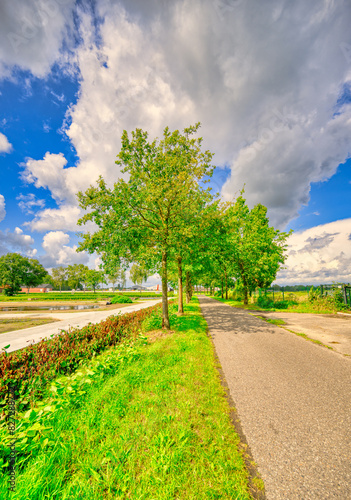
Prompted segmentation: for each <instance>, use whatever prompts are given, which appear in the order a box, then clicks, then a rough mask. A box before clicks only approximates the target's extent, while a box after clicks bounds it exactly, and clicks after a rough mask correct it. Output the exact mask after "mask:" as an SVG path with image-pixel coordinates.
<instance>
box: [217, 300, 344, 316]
mask: <svg viewBox="0 0 351 500" xmlns="http://www.w3.org/2000/svg"><path fill="white" fill-rule="evenodd" d="M210 298H211V299H215V300H218V301H220V302H224V303H225V304H228V305H229V306H231V307H237V308H239V309H247V310H249V311H266V312H267V311H269V312H288V313H289V312H290V313H301V314H336V313H337V312H338V311H343V312H344V311H345V309H344V308H342V309H340V308H339V309H338V308H336V307H328V306H326V305H325V304H319V303H315V304H311V303H309V302H307V301H306V302H298V303H295V304H289V306H288V307H287V308H286V309H285V308H284V309H281V308H279V309H278V308H269V309H264V308H262V307H260V306H258V305H257V304H254V303H250V304H248V305H245V304H244V303H243V302H240V301H238V300H232V299H228V300H226V299H222V298H220V297H214V296H210Z"/></svg>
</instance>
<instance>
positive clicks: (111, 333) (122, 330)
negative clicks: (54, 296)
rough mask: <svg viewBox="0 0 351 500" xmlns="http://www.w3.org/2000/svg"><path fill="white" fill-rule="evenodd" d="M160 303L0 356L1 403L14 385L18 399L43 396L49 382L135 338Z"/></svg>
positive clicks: (63, 333)
mask: <svg viewBox="0 0 351 500" xmlns="http://www.w3.org/2000/svg"><path fill="white" fill-rule="evenodd" d="M160 307H161V304H156V305H154V306H151V307H148V308H146V309H141V310H139V311H136V312H131V313H127V314H123V315H118V316H110V317H108V318H107V319H106V320H104V321H101V322H100V323H97V324H92V323H89V325H87V326H85V327H83V328H80V329H78V328H74V329H71V330H69V331H62V333H61V334H60V335H56V336H54V337H52V338H51V339H48V340H41V341H40V342H38V343H37V344H32V345H29V346H28V347H26V348H25V349H22V350H19V351H14V352H11V353H7V352H2V353H1V354H0V401H1V406H3V405H4V404H5V400H6V399H7V398H6V396H7V391H8V385H9V384H11V385H14V387H15V391H16V393H17V396H20V395H23V394H27V393H29V394H31V395H33V396H37V397H40V396H41V395H42V394H43V393H44V391H45V388H46V386H47V382H49V381H50V380H52V379H54V378H56V377H57V376H58V375H60V374H62V375H65V374H70V373H72V372H73V371H74V370H75V369H77V368H78V366H79V365H80V364H82V363H84V361H85V360H87V359H90V358H92V357H93V356H95V355H96V354H98V353H100V352H102V351H103V350H105V349H106V348H108V347H110V346H113V345H116V344H118V343H119V342H120V340H121V339H122V338H125V337H127V336H134V335H136V334H137V333H138V331H140V329H141V325H142V323H143V321H144V320H145V319H146V318H147V317H148V316H150V315H151V314H152V313H153V311H154V310H156V309H158V308H160Z"/></svg>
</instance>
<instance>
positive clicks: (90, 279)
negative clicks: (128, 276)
mask: <svg viewBox="0 0 351 500" xmlns="http://www.w3.org/2000/svg"><path fill="white" fill-rule="evenodd" d="M84 281H85V283H86V284H87V285H88V286H89V287H92V288H93V290H94V293H95V289H96V287H97V286H98V285H99V284H100V283H106V280H105V276H104V273H103V272H102V271H96V270H95V269H88V270H86V271H85V274H84Z"/></svg>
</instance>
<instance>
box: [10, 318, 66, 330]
mask: <svg viewBox="0 0 351 500" xmlns="http://www.w3.org/2000/svg"><path fill="white" fill-rule="evenodd" d="M55 321H57V319H54V318H5V319H0V333H7V332H13V331H15V330H22V329H23V328H30V327H32V326H39V325H46V323H53V322H55Z"/></svg>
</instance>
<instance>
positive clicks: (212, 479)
mask: <svg viewBox="0 0 351 500" xmlns="http://www.w3.org/2000/svg"><path fill="white" fill-rule="evenodd" d="M196 302H197V301H196V300H195V301H194V302H193V303H192V304H190V305H187V306H186V315H185V316H182V317H179V318H177V320H176V321H175V322H173V325H172V328H174V330H175V332H171V333H170V334H164V333H163V332H158V333H155V332H152V334H151V335H150V337H149V339H150V342H149V343H148V344H147V345H141V344H140V343H139V344H136V345H135V353H134V355H133V357H132V358H130V359H129V361H128V362H126V363H124V364H123V365H122V366H123V369H119V368H118V366H116V371H115V373H113V374H112V375H110V376H109V377H104V379H103V380H102V381H101V382H100V383H96V384H95V383H94V384H93V386H92V387H91V388H90V389H89V391H88V392H87V394H86V395H85V396H84V398H82V400H81V404H80V405H79V406H78V407H76V408H74V407H71V408H67V411H65V412H59V413H58V414H57V416H56V417H55V420H54V422H53V430H52V435H53V436H54V439H55V447H54V448H53V449H52V450H51V451H50V452H46V453H45V452H42V453H40V454H39V455H38V456H37V458H36V459H34V460H32V461H31V462H29V463H28V465H27V467H26V469H25V470H24V471H23V472H21V473H19V474H18V477H17V486H16V491H15V492H14V493H13V494H12V495H11V496H10V497H9V498H11V499H14V500H15V499H16V500H17V499H21V500H22V499H23V500H25V499H31V500H39V499H40V500H41V499H43V498H50V499H51V500H55V499H60V500H61V499H62V500H65V499H71V498H79V499H89V500H100V499H101V500H102V499H104V500H105V499H107V500H108V499H113V498H120V499H127V498H131V499H138V500H143V499H145V500H146V499H153V500H158V499H160V500H161V499H162V500H168V499H169V500H170V499H181V500H187V499H194V500H195V499H196V500H197V499H217V498H222V499H238V500H239V499H241V500H244V499H249V498H251V496H250V493H249V488H248V472H247V470H246V468H245V464H244V460H243V458H242V455H241V453H240V452H239V451H238V446H239V438H238V436H237V434H236V433H235V431H234V428H233V426H232V424H231V422H230V419H229V406H228V403H227V400H226V397H225V392H224V389H223V388H222V386H221V384H220V379H219V374H218V371H217V370H216V366H215V359H214V355H213V349H212V346H211V342H210V339H209V338H208V337H207V334H206V322H205V320H204V319H203V318H202V316H201V315H200V312H199V307H198V305H197V303H196ZM156 338H157V340H155V339H156ZM118 348H120V346H119V347H117V349H118ZM112 350H113V349H111V350H110V351H112ZM104 355H106V353H105V354H103V355H102V356H104ZM119 366H120V365H119ZM0 496H1V497H3V496H4V497H6V492H5V486H4V484H3V483H2V486H0Z"/></svg>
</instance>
